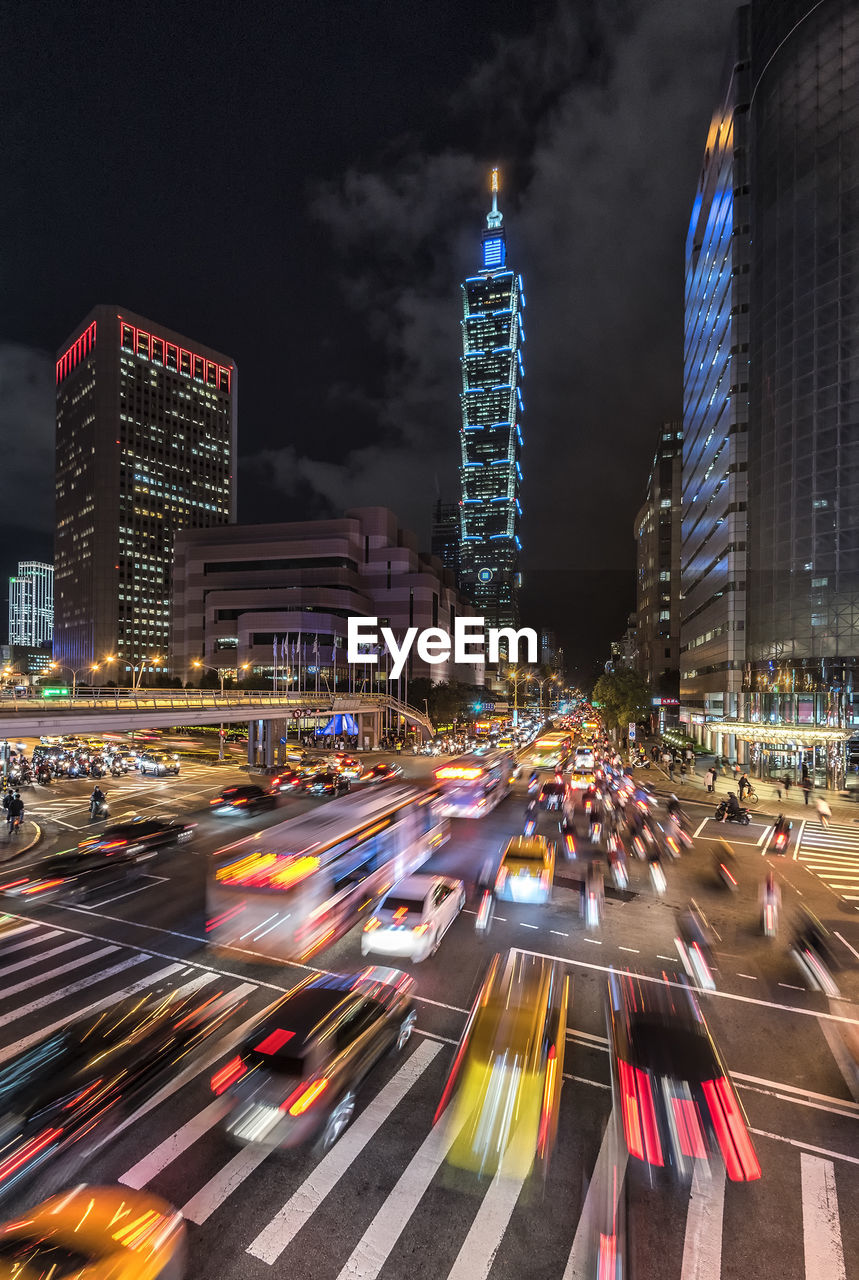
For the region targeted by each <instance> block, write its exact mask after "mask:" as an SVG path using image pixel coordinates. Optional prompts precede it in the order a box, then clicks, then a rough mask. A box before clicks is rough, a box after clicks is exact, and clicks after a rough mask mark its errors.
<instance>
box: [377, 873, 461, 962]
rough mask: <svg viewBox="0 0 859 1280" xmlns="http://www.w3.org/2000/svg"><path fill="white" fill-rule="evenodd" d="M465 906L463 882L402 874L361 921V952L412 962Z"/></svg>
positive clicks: (437, 939)
mask: <svg viewBox="0 0 859 1280" xmlns="http://www.w3.org/2000/svg"><path fill="white" fill-rule="evenodd" d="M464 906H465V885H464V884H463V882H462V881H461V880H450V879H448V878H447V876H406V878H405V880H401V881H400V882H399V884H395V885H394V887H393V889H391V890H390V891H389V892H388V893H387V894H386V895H385V897H384V898H383V899H382V901H381V903H380V904H379V906H378V907H377V908H376V914H375V915H374V916H371V918H370V919H369V920H368V921H367V923H366V924H365V925H364V932H363V933H362V934H361V955H362V956H366V955H368V954H369V953H370V952H371V951H373V952H375V953H376V954H377V955H382V956H406V957H407V958H408V959H410V960H413V961H414V962H415V963H416V964H417V963H418V962H419V961H420V960H426V958H427V956H431V955H433V953H434V952H435V951H437V950H438V946H439V943H440V942H441V940H442V938H443V937H444V935H445V933H447V931H448V929H449V928H450V926H451V925H452V924H453V922H454V920H455V919H456V917H457V916H458V915H459V913H460V911H461V910H462V908H463V907H464Z"/></svg>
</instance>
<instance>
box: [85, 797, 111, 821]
mask: <svg viewBox="0 0 859 1280" xmlns="http://www.w3.org/2000/svg"><path fill="white" fill-rule="evenodd" d="M89 816H90V821H91V822H95V821H97V820H98V819H100V818H109V817H110V809H109V808H108V807H107V801H106V800H96V801H91V802H90V806H89Z"/></svg>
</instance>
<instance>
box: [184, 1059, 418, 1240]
mask: <svg viewBox="0 0 859 1280" xmlns="http://www.w3.org/2000/svg"><path fill="white" fill-rule="evenodd" d="M439 1049H440V1046H439V1045H437V1044H431V1043H427V1042H426V1041H425V1042H424V1043H423V1044H421V1045H419V1046H418V1047H417V1049H415V1051H414V1053H412V1054H411V1055H410V1057H409V1058H408V1059H407V1060H406V1062H404V1063H403V1065H402V1067H400V1069H399V1071H398V1072H397V1073H396V1075H395V1076H393V1077H392V1078H391V1079H390V1080H389V1081H388V1083H387V1084H386V1085H385V1086H384V1088H382V1089H381V1090H380V1091H379V1093H378V1094H377V1095H376V1097H375V1098H374V1099H373V1101H372V1102H371V1103H370V1104H369V1106H367V1107H366V1108H365V1109H364V1110H363V1111H362V1112H361V1114H360V1115H359V1116H358V1117H357V1119H356V1120H355V1123H354V1124H353V1125H352V1127H351V1128H350V1129H347V1130H346V1132H345V1133H344V1135H343V1137H342V1138H341V1139H340V1141H339V1142H338V1143H337V1145H336V1146H335V1147H332V1148H331V1150H330V1151H329V1152H328V1154H327V1155H326V1156H325V1157H324V1159H322V1160H321V1161H320V1162H319V1164H318V1165H317V1166H316V1168H315V1169H313V1170H312V1171H311V1173H310V1174H309V1175H308V1177H307V1178H305V1180H304V1181H303V1182H302V1184H301V1186H300V1187H299V1188H298V1190H297V1191H295V1192H294V1193H293V1194H292V1195H291V1196H290V1198H289V1200H287V1202H286V1204H285V1205H284V1206H283V1208H282V1209H280V1210H279V1211H278V1212H277V1213H276V1214H275V1216H274V1217H273V1218H272V1220H271V1221H270V1222H269V1223H268V1224H267V1226H265V1227H264V1228H263V1229H262V1231H261V1232H260V1233H259V1235H258V1236H257V1237H256V1239H255V1240H254V1241H253V1243H252V1244H251V1245H250V1246H249V1247H248V1249H247V1252H248V1253H250V1254H252V1256H253V1257H255V1258H259V1259H260V1260H261V1261H262V1262H267V1263H268V1264H269V1265H270V1266H271V1265H272V1264H273V1263H275V1262H277V1260H278V1258H279V1257H280V1255H281V1254H282V1253H283V1251H284V1249H285V1248H286V1247H287V1245H288V1244H289V1243H290V1241H292V1240H293V1239H294V1238H295V1237H296V1236H297V1235H298V1232H299V1231H300V1230H301V1228H302V1227H303V1226H304V1224H305V1222H307V1221H308V1219H309V1218H310V1216H311V1214H313V1213H314V1212H315V1211H316V1210H317V1209H318V1208H319V1206H320V1205H321V1204H322V1201H323V1200H324V1199H325V1197H326V1196H327V1195H328V1194H329V1193H330V1192H331V1191H333V1190H334V1188H335V1187H336V1185H337V1183H338V1182H339V1181H340V1179H341V1178H342V1177H343V1175H344V1173H345V1172H346V1170H347V1169H349V1168H350V1166H351V1165H352V1164H353V1162H354V1161H355V1160H356V1159H357V1158H358V1156H359V1155H360V1154H361V1152H362V1151H363V1150H364V1147H365V1146H366V1145H367V1143H368V1142H369V1141H370V1139H371V1138H372V1137H373V1135H374V1134H375V1133H376V1131H377V1130H378V1129H379V1128H380V1127H381V1126H382V1124H384V1122H385V1121H386V1120H387V1119H388V1117H389V1116H390V1115H391V1113H392V1112H393V1111H394V1109H395V1108H396V1107H397V1106H399V1104H400V1102H402V1100H403V1098H404V1097H405V1096H406V1094H407V1093H408V1091H409V1089H411V1087H412V1085H413V1084H414V1083H415V1082H416V1081H417V1080H418V1079H419V1078H420V1077H421V1076H422V1075H423V1073H424V1071H426V1069H427V1067H428V1066H429V1065H430V1063H431V1062H432V1061H433V1059H434V1058H435V1057H436V1055H437V1054H438V1052H439ZM213 1181H214V1180H213ZM204 1190H205V1188H204ZM200 1194H202V1193H200ZM197 1198H198V1197H197V1196H195V1197H194V1200H193V1201H190V1202H189V1203H190V1204H191V1205H192V1206H193V1205H194V1201H196V1200H197ZM182 1212H183V1214H184V1215H185V1217H186V1218H190V1219H191V1221H192V1222H201V1221H205V1219H203V1218H199V1217H196V1216H195V1215H194V1213H193V1212H191V1213H189V1211H188V1205H185V1206H183V1209H182ZM207 1216H208V1215H207Z"/></svg>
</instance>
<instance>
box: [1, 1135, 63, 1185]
mask: <svg viewBox="0 0 859 1280" xmlns="http://www.w3.org/2000/svg"><path fill="white" fill-rule="evenodd" d="M62 1132H63V1131H62V1129H45V1131H44V1133H40V1134H39V1135H38V1137H36V1138H31V1140H30V1141H29V1142H28V1143H26V1144H25V1145H24V1146H23V1147H21V1148H20V1150H18V1151H14V1152H13V1153H12V1155H10V1156H7V1158H6V1159H5V1160H4V1161H3V1162H2V1163H0V1182H5V1181H6V1179H7V1178H11V1177H12V1176H13V1175H14V1174H16V1173H17V1172H18V1170H19V1169H21V1168H23V1167H24V1165H26V1164H27V1163H28V1161H30V1160H34V1159H35V1158H36V1156H38V1155H40V1154H41V1153H42V1152H43V1151H44V1150H45V1148H46V1147H49V1146H50V1145H51V1143H52V1142H55V1141H56V1139H57V1138H59V1137H61V1136H62Z"/></svg>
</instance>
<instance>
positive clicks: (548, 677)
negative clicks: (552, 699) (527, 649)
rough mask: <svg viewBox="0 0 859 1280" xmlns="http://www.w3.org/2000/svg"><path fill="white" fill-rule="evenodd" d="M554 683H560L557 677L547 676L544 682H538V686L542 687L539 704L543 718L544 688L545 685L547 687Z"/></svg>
mask: <svg viewBox="0 0 859 1280" xmlns="http://www.w3.org/2000/svg"><path fill="white" fill-rule="evenodd" d="M552 681H555V683H557V681H558V677H557V676H556V675H551V676H545V677H544V678H543V679H542V680H538V681H537V684H538V685H539V687H540V703H539V711H540V715H541V716H542V714H543V688H544V686H545V685H547V684H551V683H552Z"/></svg>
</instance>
